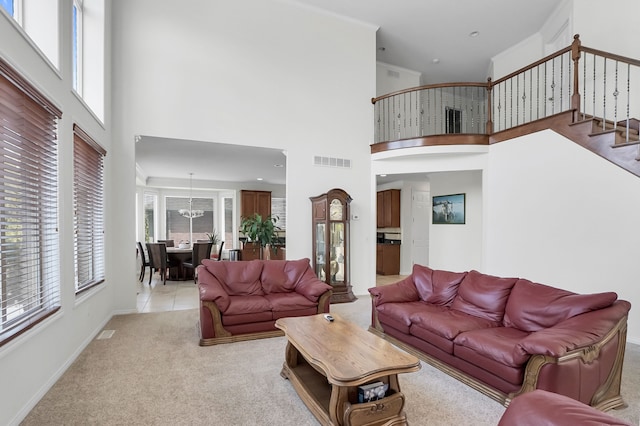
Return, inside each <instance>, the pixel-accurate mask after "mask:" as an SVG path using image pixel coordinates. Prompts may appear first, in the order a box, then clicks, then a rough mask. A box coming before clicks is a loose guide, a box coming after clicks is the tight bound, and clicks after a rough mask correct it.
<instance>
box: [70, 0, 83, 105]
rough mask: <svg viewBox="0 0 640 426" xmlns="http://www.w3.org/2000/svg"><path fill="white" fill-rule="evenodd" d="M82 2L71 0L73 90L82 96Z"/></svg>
mask: <svg viewBox="0 0 640 426" xmlns="http://www.w3.org/2000/svg"><path fill="white" fill-rule="evenodd" d="M82 15H83V10H82V0H73V13H72V18H71V19H72V39H71V42H72V46H71V55H72V61H73V89H74V90H75V91H76V92H77V93H78V94H79V95H80V96H82V22H83V19H82Z"/></svg>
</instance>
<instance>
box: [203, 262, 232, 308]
mask: <svg viewBox="0 0 640 426" xmlns="http://www.w3.org/2000/svg"><path fill="white" fill-rule="evenodd" d="M198 290H199V292H200V300H201V301H211V302H213V303H215V304H216V306H217V307H218V309H219V310H220V311H221V312H225V311H226V310H227V309H228V308H229V303H230V301H229V295H228V294H227V292H226V291H225V289H224V287H223V286H222V284H221V283H220V281H218V279H217V278H216V277H214V276H213V275H212V274H211V272H209V271H208V270H207V268H205V267H204V266H202V265H200V266H198Z"/></svg>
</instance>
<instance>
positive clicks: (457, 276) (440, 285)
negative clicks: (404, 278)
mask: <svg viewBox="0 0 640 426" xmlns="http://www.w3.org/2000/svg"><path fill="white" fill-rule="evenodd" d="M466 275H467V273H466V272H450V271H441V270H437V269H431V268H429V267H427V266H422V265H418V264H414V265H413V272H412V274H411V276H412V277H413V284H414V285H415V286H416V289H417V290H418V294H419V295H420V300H423V301H425V302H427V303H432V304H434V305H442V306H447V305H449V304H451V302H452V301H453V299H454V298H455V296H456V293H457V292H458V286H459V285H460V282H461V281H462V279H463V278H464V277H465V276H466Z"/></svg>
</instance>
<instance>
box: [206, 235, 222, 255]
mask: <svg viewBox="0 0 640 426" xmlns="http://www.w3.org/2000/svg"><path fill="white" fill-rule="evenodd" d="M207 238H209V242H210V243H211V258H214V257H216V256H217V255H218V244H219V243H220V237H219V236H218V233H217V232H216V229H215V228H213V231H211V233H210V234H209V233H207Z"/></svg>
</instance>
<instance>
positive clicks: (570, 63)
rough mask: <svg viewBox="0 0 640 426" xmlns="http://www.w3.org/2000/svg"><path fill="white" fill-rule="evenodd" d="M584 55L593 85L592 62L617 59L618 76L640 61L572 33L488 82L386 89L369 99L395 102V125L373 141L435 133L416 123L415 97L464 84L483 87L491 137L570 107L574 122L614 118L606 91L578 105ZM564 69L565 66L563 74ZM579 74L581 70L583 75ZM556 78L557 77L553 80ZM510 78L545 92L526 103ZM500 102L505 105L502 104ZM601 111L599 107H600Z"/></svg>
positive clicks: (583, 84) (583, 85)
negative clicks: (566, 42)
mask: <svg viewBox="0 0 640 426" xmlns="http://www.w3.org/2000/svg"><path fill="white" fill-rule="evenodd" d="M586 54H589V55H593V58H592V62H593V64H594V69H593V74H594V75H593V81H592V82H591V83H592V85H593V86H594V87H595V86H596V84H598V83H599V81H597V80H596V76H595V74H596V65H595V63H596V61H605V62H606V61H607V60H609V61H615V63H616V79H617V72H618V64H619V63H623V64H626V65H627V66H628V67H632V66H633V67H638V68H639V69H640V60H638V59H633V58H629V57H625V56H622V55H617V54H613V53H610V52H605V51H602V50H598V49H594V48H590V47H586V46H582V44H581V41H580V36H579V35H578V34H576V35H574V38H573V42H572V44H571V45H570V46H567V47H565V48H563V49H560V50H558V51H556V52H554V53H551V54H550V55H547V56H545V57H544V58H542V59H540V60H538V61H536V62H533V63H531V64H529V65H527V66H524V67H522V68H520V69H518V70H516V71H514V72H512V73H509V74H508V75H505V76H503V77H501V78H499V79H496V80H494V81H492V80H491V79H490V78H489V79H487V82H485V83H480V82H457V83H438V84H428V85H422V86H418V87H412V88H407V89H403V90H398V91H395V92H391V93H387V94H384V95H381V96H378V97H375V98H372V99H371V102H372V104H373V105H374V108H376V109H377V108H378V104H379V103H380V102H382V101H386V102H393V103H394V107H395V106H397V108H394V110H393V111H392V112H393V114H394V117H391V119H389V120H388V123H386V124H387V127H390V126H393V131H389V129H385V131H384V132H382V131H377V132H376V133H377V134H376V140H375V143H379V142H385V141H386V142H389V141H392V140H402V139H404V138H408V137H412V138H415V137H426V136H431V135H435V134H437V133H435V134H434V133H429V132H425V131H424V129H423V128H421V127H420V126H419V125H417V124H419V123H417V121H418V118H416V116H417V115H419V114H423V113H424V111H422V110H421V109H420V108H418V106H419V105H417V103H418V99H419V98H420V92H425V91H430V90H435V89H440V90H455V88H461V87H467V88H468V87H484V88H485V90H486V92H487V95H486V99H485V100H484V101H485V102H486V104H485V105H484V106H483V107H484V108H486V112H485V114H484V115H483V116H482V118H483V119H485V120H486V123H485V128H486V130H485V131H484V132H483V133H484V134H486V135H492V134H493V133H495V132H499V131H502V130H506V129H509V128H511V127H514V126H519V125H522V124H527V123H529V122H532V121H535V120H537V119H541V118H545V117H549V116H552V115H556V114H559V113H563V112H567V111H569V110H573V112H574V121H578V120H579V119H580V114H582V118H584V117H585V116H586V115H587V114H591V115H592V116H596V115H597V113H598V112H601V113H602V115H603V118H604V119H605V120H607V119H608V120H609V121H612V119H611V117H607V111H606V103H607V99H606V98H607V96H610V94H608V93H606V92H605V93H604V94H603V96H604V100H603V106H602V108H599V106H598V105H596V103H595V101H594V102H593V105H592V106H591V109H592V111H591V112H590V113H589V112H588V110H589V108H588V107H587V105H586V104H585V103H581V100H584V99H585V96H586V94H585V93H584V91H585V90H587V87H586V86H587V83H588V82H587V70H586V68H585V67H586V61H587V59H586ZM554 61H555V62H554ZM581 61H582V64H581ZM556 63H558V64H559V65H558V66H559V68H560V71H559V74H558V72H556V70H553V71H552V76H551V80H552V81H551V84H550V86H549V87H547V86H548V85H549V82H548V81H546V79H547V68H548V67H551V68H552V69H553V68H554V66H555V64H556ZM548 64H551V65H548ZM565 68H566V70H567V71H566V72H565ZM604 68H605V70H604V71H605V74H604V76H605V77H604V78H605V80H606V63H605V65H604ZM540 70H544V71H543V72H544V79H545V81H544V82H542V81H540V73H541V71H540ZM534 72H536V78H537V81H533V78H532V79H531V80H529V81H528V80H526V77H527V74H530V75H531V76H533V73H534ZM581 72H582V76H581ZM628 74H630V72H628ZM556 79H557V80H558V81H556ZM514 82H515V84H516V86H517V85H519V84H520V83H521V84H522V85H523V86H524V87H525V89H528V90H529V91H531V92H533V90H534V89H535V90H536V92H540V91H542V92H543V93H535V94H534V93H531V95H532V96H531V99H529V100H528V102H529V104H527V103H526V101H525V100H524V99H525V98H526V96H527V94H528V93H522V94H521V93H520V90H521V89H520V88H518V89H517V93H516V96H514V93H515V92H516V89H515V88H514ZM605 82H606V81H605ZM627 84H628V82H627ZM507 85H509V86H510V87H508V86H507ZM616 85H617V81H616ZM605 89H606V87H605ZM496 90H498V91H500V93H496ZM546 90H551V91H552V92H551V96H548V94H547V92H545V91H546ZM603 90H604V89H603ZM616 90H617V89H616ZM414 93H415V95H414ZM557 93H559V94H560V101H559V102H558V101H557V99H556V97H557V96H556V94H557ZM564 93H567V95H568V96H567V97H566V98H565V96H564ZM595 93H596V90H595V89H593V93H592V94H593V96H594V97H595ZM543 94H544V96H543ZM614 95H615V96H616V99H615V101H617V100H618V99H617V96H618V95H619V93H617V92H616V93H614ZM407 97H408V98H409V99H411V102H412V103H415V105H412V107H411V108H412V111H408V110H406V111H405V110H404V109H403V108H404V103H407V102H404V101H402V102H401V100H402V99H406V98H407ZM396 98H397V99H398V102H397V103H396V102H395V101H392V100H394V99H396ZM533 98H535V102H536V105H535V106H534V105H531V103H532V102H533ZM627 98H629V95H627ZM502 103H504V104H505V105H502ZM549 103H551V106H549V105H547V104H549ZM507 104H509V105H507ZM628 104H629V100H628V99H627V110H629V106H628ZM513 105H515V107H513ZM440 107H441V109H443V108H445V106H443V105H440ZM509 107H512V108H511V110H509ZM527 108H528V109H529V111H526V110H527ZM600 109H601V110H602V111H599V110H600ZM386 113H387V114H390V113H391V112H390V111H389V112H386ZM437 113H438V114H441V115H442V114H443V111H437ZM383 115H384V112H383V113H380V112H378V111H377V110H376V117H377V121H378V123H380V121H381V118H380V117H382V116H383ZM613 117H614V118H613V121H616V122H618V121H622V120H617V105H616V107H615V112H614V115H613ZM507 118H508V120H507ZM514 118H515V120H514ZM403 119H404V121H405V122H406V121H409V122H411V123H412V126H413V128H412V130H411V132H412V134H411V135H409V136H407V134H406V133H407V132H403V123H402V120H403ZM624 119H625V120H626V121H627V126H628V123H629V120H630V117H629V115H627V116H626V117H625V118H624ZM382 121H384V118H383V119H382ZM501 121H502V122H501ZM507 121H508V122H507ZM496 123H497V125H496ZM476 128H477V127H474V129H476ZM430 130H431V129H430ZM436 130H443V129H442V128H440V129H438V128H436ZM444 130H445V131H443V132H442V134H445V133H450V132H448V131H447V129H444ZM461 133H464V132H461ZM387 135H389V136H391V137H394V138H396V139H386V140H382V139H381V137H384V136H387ZM627 139H628V136H627Z"/></svg>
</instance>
